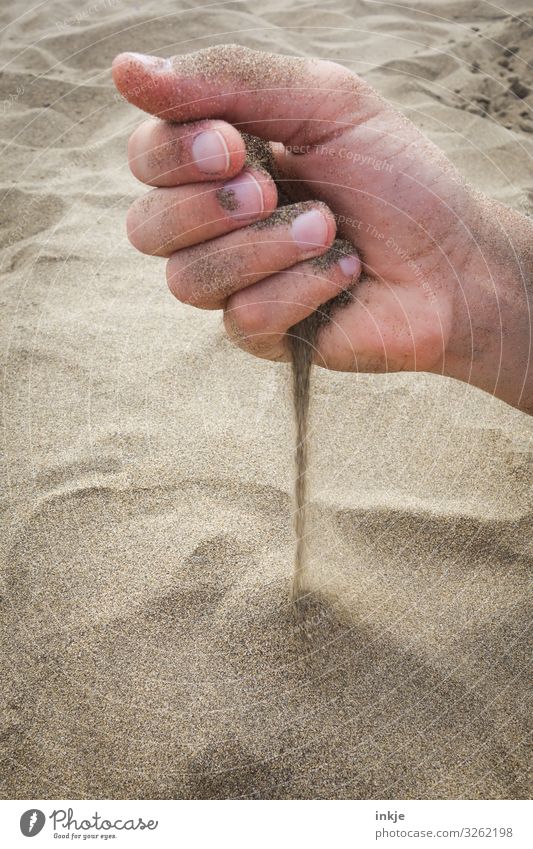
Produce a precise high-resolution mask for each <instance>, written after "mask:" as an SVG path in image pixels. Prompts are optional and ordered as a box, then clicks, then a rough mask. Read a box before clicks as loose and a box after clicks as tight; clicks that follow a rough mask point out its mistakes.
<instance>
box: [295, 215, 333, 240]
mask: <svg viewBox="0 0 533 849" xmlns="http://www.w3.org/2000/svg"><path fill="white" fill-rule="evenodd" d="M291 232H292V238H293V239H294V241H295V242H296V244H298V245H299V246H300V247H301V248H304V250H311V249H312V248H319V247H320V248H322V247H324V245H326V243H327V239H328V222H327V221H326V219H325V218H324V216H323V215H322V213H321V212H320V211H319V210H318V209H311V210H309V212H304V213H303V215H299V216H298V218H295V219H294V221H293V222H292V225H291Z"/></svg>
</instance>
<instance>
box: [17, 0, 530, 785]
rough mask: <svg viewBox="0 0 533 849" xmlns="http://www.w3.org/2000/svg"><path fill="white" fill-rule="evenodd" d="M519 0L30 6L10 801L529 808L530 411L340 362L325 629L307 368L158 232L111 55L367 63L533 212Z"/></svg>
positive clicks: (490, 183)
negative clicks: (147, 235)
mask: <svg viewBox="0 0 533 849" xmlns="http://www.w3.org/2000/svg"><path fill="white" fill-rule="evenodd" d="M504 6H505V8H503V7H502V4H501V3H498V4H492V3H488V2H487V3H483V2H477V0H457V1H456V2H448V0H442V1H439V2H437V0H433V2H431V0H417V2H407V3H404V4H386V3H378V2H370V0H367V2H362V0H353V2H348V0H341V2H329V1H328V0H324V2H321V3H308V2H300V0H296V2H294V3H291V4H287V3H286V2H280V0H264V2H262V3H261V4H258V3H252V2H248V3H233V2H231V3H215V4H210V5H207V6H205V7H201V6H198V7H195V4H194V3H192V2H181V0H158V2H144V3H142V4H131V3H126V2H122V0H93V2H92V3H87V4H84V3H76V4H74V3H67V2H55V0H53V2H49V3H46V4H44V5H43V4H37V5H34V4H31V3H29V2H19V1H18V0H15V2H13V3H11V4H9V5H7V4H6V5H5V6H4V7H3V11H2V13H1V25H2V27H3V29H2V34H1V38H2V65H3V66H4V70H3V72H2V74H1V76H0V85H1V95H0V97H1V100H2V108H1V113H2V114H1V117H2V122H1V133H0V135H1V141H2V157H1V159H0V167H1V170H2V175H1V189H2V207H1V208H2V223H1V240H2V246H3V249H4V250H3V254H2V257H3V258H2V270H3V274H2V283H1V299H2V309H1V317H0V320H1V323H2V330H1V332H2V364H3V376H2V392H3V404H2V412H3V436H4V450H5V465H4V466H3V468H4V471H3V478H2V485H3V486H2V489H3V493H2V528H3V530H2V548H1V557H2V565H1V579H2V583H1V611H2V625H1V628H2V638H3V651H2V660H1V664H2V668H1V681H2V686H1V688H0V698H1V701H2V708H1V723H2V725H1V747H2V748H1V751H2V766H1V771H0V776H1V789H0V793H1V795H2V797H4V798H11V797H18V798H24V797H30V798H39V797H45V798H46V797H49V798H90V797H93V798H101V797H111V798H138V797H140V798H182V797H186V798H228V797H229V798H254V797H256V798H257V797H259V798H307V797H316V798H325V797H333V798H352V797H355V798H522V797H525V796H527V795H529V793H530V789H531V788H530V784H529V782H528V771H527V765H528V757H527V731H528V728H527V726H528V717H529V715H530V707H531V705H530V704H528V664H529V659H530V653H529V642H528V627H529V622H530V609H529V608H528V597H527V580H528V571H529V570H530V567H531V560H532V552H533V530H532V523H531V517H532V498H531V479H532V462H531V459H532V441H531V437H532V433H533V428H532V421H531V420H530V419H529V418H528V417H527V416H525V415H522V414H520V413H519V412H517V411H516V410H513V409H511V408H510V407H507V406H506V405H505V404H503V403H501V402H499V401H495V400H493V399H492V398H491V397H489V396H487V395H484V394H483V393H481V392H479V391H477V390H474V389H471V388H469V387H467V386H465V385H463V384H459V383H454V382H452V381H446V380H443V379H439V378H437V377H434V378H433V377H427V376H424V375H420V376H413V375H401V374H400V375H386V376H377V377H375V376H366V375H360V376H357V375H342V374H332V373H326V372H320V373H317V374H316V382H315V389H314V397H313V410H312V422H311V431H312V433H311V438H312V443H311V478H312V480H311V486H312V502H313V503H312V537H311V540H310V558H311V570H310V571H311V574H312V581H313V585H314V588H315V589H316V591H317V593H318V594H319V595H320V597H321V598H322V604H321V605H318V606H317V607H316V608H315V609H314V610H312V611H311V613H310V616H309V619H308V622H307V625H306V627H305V629H304V628H298V627H295V625H294V623H293V621H292V619H291V616H290V609H289V603H288V598H289V586H290V578H291V570H292V535H291V491H292V468H291V456H292V443H293V439H292V423H291V406H290V393H289V387H290V374H289V368H288V367H286V366H279V365H274V364H270V363H267V362H262V361H256V360H254V359H253V358H251V357H249V356H247V355H246V354H244V353H243V352H240V351H237V350H235V349H233V348H232V347H231V346H230V345H229V343H227V342H226V341H225V338H224V336H223V333H222V330H221V326H220V325H221V322H220V316H219V315H217V314H214V313H205V312H201V311H195V310H193V309H192V308H188V307H185V306H182V305H180V304H178V302H177V301H175V300H174V299H173V298H172V297H171V295H170V294H169V293H168V291H167V288H166V285H165V282H164V267H163V263H162V262H161V261H160V260H157V259H153V258H148V257H142V256H141V255H139V254H137V253H136V252H135V251H134V250H133V249H132V248H131V247H130V246H129V244H128V242H127V239H126V236H125V229H124V214H125V211H126V209H127V207H128V205H129V203H130V202H131V200H132V199H133V198H134V197H136V196H138V195H140V194H141V193H142V191H143V189H142V187H140V186H139V185H138V184H137V183H136V182H135V181H134V179H133V178H132V177H131V175H130V174H129V172H128V169H127V166H126V156H125V147H126V140H127V137H128V134H129V133H130V131H131V130H132V128H133V127H134V126H135V125H136V124H137V123H138V122H139V121H140V120H141V117H140V115H139V114H138V113H136V111H135V110H134V109H133V108H132V107H130V106H129V105H127V104H126V103H124V102H122V101H121V100H120V98H119V97H117V96H116V95H115V92H114V89H113V88H112V84H111V77H110V73H109V66H110V63H111V60H112V58H113V56H114V55H115V54H116V53H118V52H119V51H122V50H137V51H144V52H153V53H157V54H159V55H163V56H167V55H171V54H173V53H184V52H188V51H190V50H195V49H199V48H201V47H206V46H209V45H212V44H215V43H219V42H224V41H226V42H240V43H242V44H246V45H248V46H250V47H255V48H263V49H267V50H273V51H277V52H281V53H291V54H296V55H310V56H320V57H325V58H331V59H334V60H337V61H339V62H342V63H344V64H345V65H346V66H347V67H349V68H352V69H353V70H355V71H357V72H358V73H361V74H363V75H364V76H365V77H366V78H367V79H368V80H369V81H370V82H371V83H372V84H374V85H375V86H376V87H377V88H378V89H379V91H380V92H381V93H383V94H384V95H385V96H386V97H388V98H389V99H390V100H391V101H393V102H394V103H395V104H396V105H397V106H398V107H399V108H401V109H402V110H403V111H404V112H405V114H407V115H408V116H409V117H410V118H411V119H412V120H414V121H415V122H416V123H417V124H418V125H419V126H420V127H421V128H423V130H424V131H425V132H426V133H427V134H428V135H429V136H430V137H431V138H432V139H433V140H434V141H436V142H437V143H438V144H439V145H440V146H441V147H443V148H444V149H445V150H446V152H447V153H448V154H449V156H450V157H451V158H452V159H453V161H454V162H455V163H456V164H457V166H458V167H459V168H460V170H461V171H462V172H463V173H464V174H465V175H466V176H467V177H468V179H470V180H471V181H472V182H473V183H474V184H475V185H477V186H478V187H480V188H481V189H483V190H484V191H486V192H488V193H490V194H491V195H492V196H494V197H496V198H498V199H500V200H503V201H505V202H507V203H509V204H510V205H512V206H514V207H515V208H517V209H519V210H521V211H522V212H524V213H526V214H531V213H532V212H533V171H532V168H531V163H532V157H533V134H532V131H533V118H532V115H533V111H532V108H533V94H531V93H530V94H527V91H524V90H523V87H525V88H526V89H528V90H529V89H533V70H532V67H531V65H530V64H528V62H529V63H532V62H533V15H532V14H531V5H530V0H504ZM528 8H529V10H530V11H529V13H528V11H527V10H528ZM258 10H261V11H260V12H259V11H258ZM520 87H522V88H520ZM518 90H520V91H521V93H522V95H523V96H522V97H517V96H516V92H517V91H518Z"/></svg>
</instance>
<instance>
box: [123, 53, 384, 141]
mask: <svg viewBox="0 0 533 849" xmlns="http://www.w3.org/2000/svg"><path fill="white" fill-rule="evenodd" d="M113 79H114V82H115V85H116V87H117V89H118V90H119V92H120V93H121V94H122V95H123V97H125V98H126V100H128V101H129V102H130V103H133V104H134V105H135V106H138V107H139V108H140V109H143V110H144V111H145V112H149V113H151V114H152V115H157V116H158V117H159V118H162V119H164V120H167V121H179V122H185V121H196V120H199V119H203V118H223V119H225V120H226V121H229V122H230V123H232V124H236V125H238V127H239V128H240V129H242V130H245V131H246V132H248V133H251V134H253V135H255V136H260V137H261V138H264V139H270V140H272V141H278V142H284V143H287V142H291V143H293V144H317V143H319V142H323V141H324V140H327V139H329V138H330V137H331V136H332V135H334V134H336V133H338V132H339V130H341V129H342V128H344V127H345V126H347V125H352V124H353V123H354V120H355V111H356V109H357V113H358V114H357V120H358V121H359V120H361V117H364V113H368V112H370V111H372V110H373V108H374V107H375V103H374V101H375V100H376V98H377V95H376V93H375V92H374V91H373V89H371V88H370V86H368V85H367V84H366V83H364V82H363V80H361V79H359V77H356V76H355V75H354V74H351V73H350V72H349V71H348V70H346V68H343V67H342V66H341V65H337V64H335V63H334V62H327V61H322V60H313V59H302V58H294V57H290V56H278V55H276V54H273V53H262V52H259V51H255V50H249V49H248V48H245V47H240V46H239V45H231V44H230V45H221V46H219V47H210V48H207V49H206V50H200V51H198V52H197V53H190V54H187V55H185V56H175V57H173V58H172V59H161V58H158V57H155V56H144V55H142V54H139V53H121V54H120V55H119V56H117V57H116V59H115V60H114V62H113ZM361 112H362V113H363V115H361Z"/></svg>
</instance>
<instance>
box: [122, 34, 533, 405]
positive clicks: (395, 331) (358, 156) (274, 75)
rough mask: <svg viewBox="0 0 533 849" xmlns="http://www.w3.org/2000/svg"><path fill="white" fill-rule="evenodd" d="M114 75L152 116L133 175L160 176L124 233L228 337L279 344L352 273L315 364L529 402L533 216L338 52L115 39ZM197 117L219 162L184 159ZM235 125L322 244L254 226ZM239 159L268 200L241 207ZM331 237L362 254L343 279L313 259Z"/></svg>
mask: <svg viewBox="0 0 533 849" xmlns="http://www.w3.org/2000/svg"><path fill="white" fill-rule="evenodd" d="M206 54H207V55H206ZM206 68H207V70H206ZM113 77H114V81H115V85H116V86H117V88H118V90H119V91H120V92H121V94H122V95H123V96H124V97H125V98H126V99H127V100H129V101H130V102H131V103H133V104H134V105H136V106H138V107H139V108H140V109H142V110H144V111H146V112H149V113H151V114H152V115H153V116H156V117H155V119H154V118H151V119H150V120H148V121H146V122H145V123H144V124H142V125H141V126H140V127H139V128H138V129H137V130H135V132H134V133H133V135H132V137H131V139H130V144H129V159H130V167H131V169H132V171H133V173H134V175H135V176H136V177H137V178H138V179H140V180H141V181H143V182H144V183H146V184H148V185H149V186H155V187H157V188H154V189H152V192H151V193H150V194H149V195H148V196H147V197H146V198H143V199H141V200H140V201H137V202H136V203H135V204H134V205H133V207H132V208H131V209H130V212H129V214H128V231H129V235H130V239H131V240H132V242H133V244H134V245H135V246H136V247H138V248H139V249H140V250H142V251H143V252H145V253H150V254H156V255H159V256H165V257H168V263H167V278H168V281H169V285H170V288H171V291H172V292H173V294H174V295H175V296H176V297H177V298H178V299H179V300H181V301H182V302H184V303H189V304H193V305H194V306H196V307H200V308H204V309H223V310H224V321H225V326H226V329H227V332H228V334H229V336H230V338H231V339H232V340H233V341H234V342H235V343H236V344H237V345H239V346H240V347H242V348H245V349H246V350H248V351H250V352H251V353H254V354H255V355H257V356H260V357H266V358H268V359H273V360H288V359H289V354H288V349H287V344H286V336H285V334H286V332H287V330H288V329H289V328H290V327H291V326H292V325H294V324H295V323H296V322H298V321H300V320H302V319H303V318H305V317H306V316H307V315H309V314H310V313H311V312H312V311H313V310H315V309H317V308H319V307H320V305H321V304H323V303H325V301H327V300H329V299H330V298H331V297H333V296H334V295H335V294H337V293H338V292H339V291H340V290H342V289H344V288H347V287H348V286H349V285H352V284H354V283H356V285H355V288H354V297H353V301H352V302H351V303H350V304H348V305H347V306H344V307H343V308H342V309H339V310H337V311H336V312H335V313H334V315H333V320H332V321H331V322H330V323H329V324H328V325H326V326H325V327H324V328H323V329H322V331H321V334H320V336H319V340H318V343H317V350H316V353H315V362H316V363H317V364H318V365H321V366H324V367H326V368H330V369H336V370H342V371H369V372H384V371H426V372H433V373H437V374H443V375H447V376H449V377H453V378H456V379H459V380H462V381H465V382H467V383H470V384H472V385H474V386H477V387H479V388H481V389H483V390H485V391H487V392H490V393H492V394H493V395H495V396H497V397H498V398H501V399H503V400H504V401H507V402H508V403H510V404H512V405H514V406H516V407H518V408H519V409H521V410H523V411H524V412H528V413H530V414H531V413H532V412H533V366H532V364H531V360H532V357H531V350H532V332H531V328H532V322H531V315H530V311H531V305H532V302H533V248H532V246H533V223H532V222H531V221H530V220H529V219H527V218H525V217H524V216H521V215H519V214H518V213H516V212H514V211H513V210H510V209H508V208H507V207H505V206H503V205H501V204H498V203H496V202H495V201H493V200H491V199H490V198H488V197H486V196H484V195H482V194H481V193H479V192H477V191H475V190H474V189H473V188H472V187H471V186H469V185H468V184H467V183H466V182H465V181H464V180H463V179H462V177H461V176H460V175H459V174H458V172H457V171H456V170H455V168H454V167H453V166H452V165H451V163H450V162H449V160H448V159H447V158H446V157H445V156H444V154H443V153H442V152H441V151H440V150H439V149H438V148H437V147H436V146H435V145H433V144H432V143H431V142H430V141H428V139H426V138H425V136H423V135H422V133H420V132H419V130H418V129H417V128H416V127H415V126H414V125H413V124H412V123H411V122H409V121H408V120H407V119H406V118H404V117H403V116H402V115H401V114H400V113H398V112H397V111H396V110H395V109H394V108H393V107H392V106H391V105H390V104H388V103H387V102H386V101H385V100H383V99H382V98H381V97H380V96H379V95H378V94H377V93H376V92H375V91H374V90H373V89H372V88H371V87H370V86H369V85H368V84H367V83H365V82H364V81H363V80H361V79H360V78H359V77H356V76H355V75H353V74H352V73H350V72H349V71H347V70H346V69H345V68H343V67H341V66H339V65H336V64H335V63H332V62H325V61H310V60H303V59H289V58H287V57H278V56H274V55H271V54H265V53H258V52H255V51H249V50H247V49H245V48H242V47H228V46H224V47H222V48H211V49H210V50H209V51H201V52H200V54H196V55H195V59H194V60H193V61H192V62H191V60H190V58H188V57H175V58H174V59H171V60H165V59H157V58H155V57H140V56H139V55H138V54H131V53H126V54H121V55H120V56H118V57H117V58H116V60H115V62H114V64H113ZM209 129H211V130H216V131H217V133H218V134H220V135H221V136H222V137H223V138H224V139H225V142H226V150H227V156H226V158H225V159H224V161H223V162H222V163H220V162H219V160H220V158H219V160H216V162H218V163H219V166H220V168H222V171H221V172H220V173H212V172H211V173H205V170H202V168H200V167H199V165H198V163H197V162H195V160H194V151H195V148H194V142H195V139H196V138H197V137H198V135H199V133H200V132H202V131H205V130H209ZM240 131H243V132H246V133H250V134H253V135H255V136H259V137H261V138H263V139H265V140H268V141H269V142H271V146H272V151H273V154H274V158H275V161H276V166H277V170H278V178H277V182H278V185H280V186H282V188H283V191H284V192H285V193H286V195H288V196H289V198H290V199H291V200H294V201H295V202H296V201H302V200H304V201H306V203H305V206H304V207H303V209H304V210H306V211H309V210H311V209H315V210H318V213H320V215H321V216H323V222H324V230H323V235H322V236H321V240H320V243H318V241H317V242H314V243H313V244H312V245H309V244H307V245H303V246H302V245H299V244H297V243H296V242H295V237H294V234H293V230H292V229H291V223H290V222H288V223H287V222H283V221H281V222H278V223H274V224H273V225H272V226H262V227H257V226H255V224H254V222H257V221H260V220H263V221H264V220H266V219H268V218H269V216H270V215H271V214H272V212H273V210H274V209H275V207H276V203H277V189H276V185H275V183H274V182H273V180H272V179H271V178H270V177H269V176H268V175H267V174H265V173H264V172H262V171H261V170H258V169H255V168H253V167H250V166H247V165H246V164H245V148H244V142H243V139H242V136H241V135H240ZM213 161H214V162H215V160H213ZM204 166H205V163H204ZM243 173H251V175H252V176H254V177H255V179H256V181H257V185H259V186H260V190H261V193H262V205H261V206H262V208H261V210H260V211H257V210H256V211H255V213H254V214H252V215H249V216H248V217H239V218H237V219H236V218H235V217H234V215H231V211H230V210H228V209H227V208H224V205H223V204H222V203H221V202H220V197H221V193H220V189H221V188H222V189H223V188H224V186H225V184H226V183H227V181H228V180H229V179H231V178H232V177H234V176H235V175H238V174H243ZM222 197H223V195H222ZM320 215H319V217H320ZM273 220H274V221H276V219H275V218H274V219H273ZM335 235H337V236H338V237H342V238H343V239H345V240H347V241H349V242H350V243H351V244H352V245H353V246H354V252H353V253H354V255H356V256H358V257H359V258H360V263H359V262H358V263H357V268H355V264H353V263H352V267H351V271H350V275H349V278H348V277H347V275H346V273H343V271H342V269H341V267H340V265H339V263H338V262H333V263H332V264H331V265H330V266H329V267H327V268H322V269H321V268H320V267H319V266H318V265H317V264H316V262H315V263H314V262H312V259H313V258H316V257H319V256H321V255H322V254H324V253H325V252H326V251H327V250H328V248H329V247H330V245H331V243H332V241H333V239H334V237H335Z"/></svg>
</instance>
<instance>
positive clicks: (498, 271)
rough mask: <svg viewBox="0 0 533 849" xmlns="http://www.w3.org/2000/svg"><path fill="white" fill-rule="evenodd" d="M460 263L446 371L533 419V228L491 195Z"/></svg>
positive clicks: (480, 201)
mask: <svg viewBox="0 0 533 849" xmlns="http://www.w3.org/2000/svg"><path fill="white" fill-rule="evenodd" d="M469 222H470V224H469V226H467V229H468V230H469V231H470V235H469V237H468V239H467V243H466V245H465V246H464V247H463V249H462V251H461V254H462V255H461V256H460V257H459V258H458V259H456V261H455V262H454V270H455V271H456V272H457V279H456V285H455V293H454V304H453V321H452V332H451V334H450V338H449V341H448V345H447V347H446V352H445V357H444V361H443V364H442V366H443V371H444V373H445V374H446V375H447V376H449V377H454V378H456V379H458V380H463V381H465V382H467V383H470V384H472V385H474V386H477V387H479V388H480V389H484V390H485V391H487V392H490V393H491V394H493V395H495V396H496V397H498V398H501V399H502V400H504V401H507V402H508V403H510V404H512V405H513V406H516V407H518V408H520V409H522V410H524V411H525V412H530V413H531V412H533V366H532V362H531V359H532V353H533V351H532V333H533V326H532V321H533V315H532V313H533V221H531V220H530V219H528V218H526V217H525V216H522V215H520V214H519V213H517V212H515V211H514V210H511V209H509V208H508V207H505V206H503V205H502V204H500V203H497V202H496V201H493V200H490V199H489V198H486V197H484V196H479V197H477V198H475V199H474V203H473V215H472V217H471V219H469Z"/></svg>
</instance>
